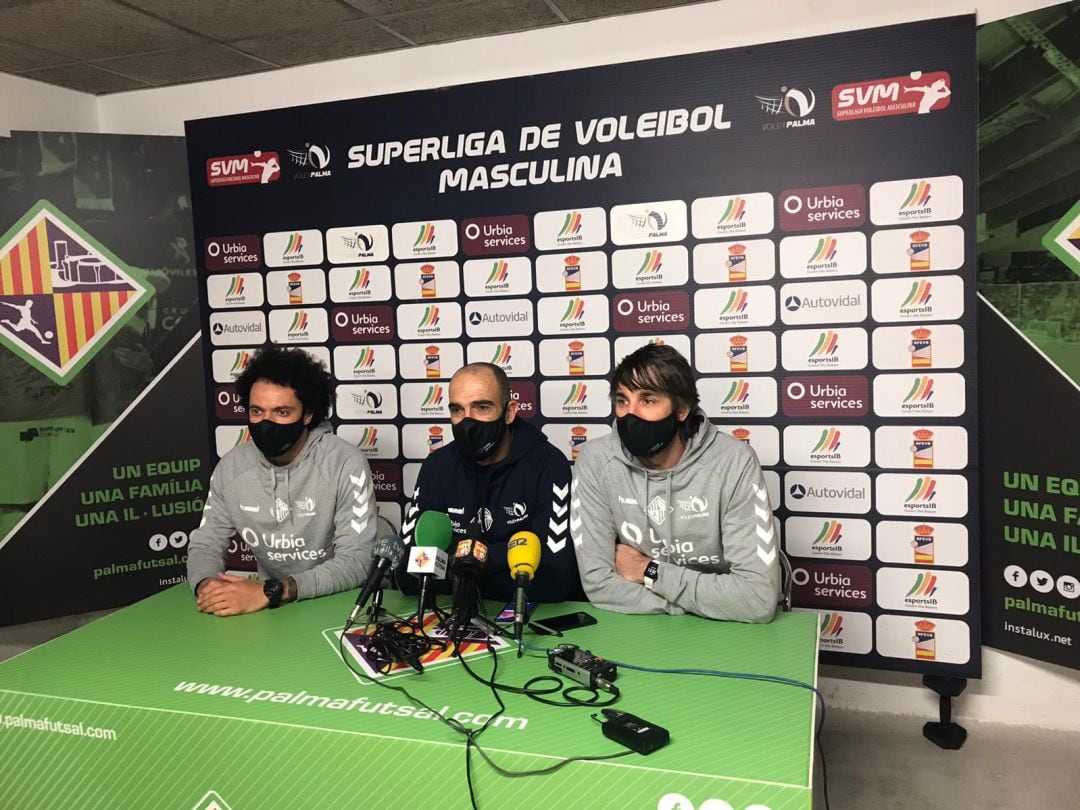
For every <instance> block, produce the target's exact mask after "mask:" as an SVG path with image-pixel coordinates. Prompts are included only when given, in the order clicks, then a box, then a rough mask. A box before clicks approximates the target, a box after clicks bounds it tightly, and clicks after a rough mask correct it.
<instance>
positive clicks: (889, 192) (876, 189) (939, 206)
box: [870, 174, 964, 225]
mask: <svg viewBox="0 0 1080 810" xmlns="http://www.w3.org/2000/svg"><path fill="white" fill-rule="evenodd" d="M963 213H964V181H963V180H961V179H960V178H959V177H957V176H956V175H955V174H951V175H948V176H945V177H915V178H912V179H911V180H888V181H885V182H882V183H874V184H873V185H872V186H870V219H871V220H872V221H873V223H874V224H875V225H905V224H908V223H913V222H949V221H951V220H954V219H959V218H960V217H961V216H962V215H963Z"/></svg>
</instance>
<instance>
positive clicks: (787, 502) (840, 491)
mask: <svg viewBox="0 0 1080 810" xmlns="http://www.w3.org/2000/svg"><path fill="white" fill-rule="evenodd" d="M784 506H786V507H787V508H788V509H790V510H791V511H792V512H839V513H842V514H866V513H867V512H869V511H870V476H869V475H867V474H866V473H856V472H816V471H799V472H789V473H788V474H787V475H785V476H784Z"/></svg>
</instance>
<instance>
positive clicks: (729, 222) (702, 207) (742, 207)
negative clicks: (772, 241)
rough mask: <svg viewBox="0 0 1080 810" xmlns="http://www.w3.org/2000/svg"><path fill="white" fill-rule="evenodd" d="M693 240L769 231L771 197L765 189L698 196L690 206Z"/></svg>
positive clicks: (771, 225) (770, 226)
mask: <svg viewBox="0 0 1080 810" xmlns="http://www.w3.org/2000/svg"><path fill="white" fill-rule="evenodd" d="M690 212H691V217H692V219H693V225H694V238H695V239H723V238H730V237H732V236H748V235H751V234H758V233H769V232H770V231H771V230H772V229H773V196H772V194H768V193H766V192H757V193H754V194H728V195H725V196H723V197H699V198H698V199H696V200H694V201H693V203H691V205H690Z"/></svg>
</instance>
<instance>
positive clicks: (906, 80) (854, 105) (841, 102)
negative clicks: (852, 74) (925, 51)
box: [832, 70, 952, 121]
mask: <svg viewBox="0 0 1080 810" xmlns="http://www.w3.org/2000/svg"><path fill="white" fill-rule="evenodd" d="M951 97H952V78H951V77H950V76H949V74H948V73H946V72H945V71H937V72H931V73H923V72H922V71H921V70H916V71H913V72H911V73H909V74H908V75H907V76H893V77H891V78H887V79H872V80H870V81H862V82H851V83H848V84H838V85H836V87H834V88H833V91H832V115H833V118H834V119H835V120H837V121H857V120H859V119H861V118H880V117H882V116H888V115H926V114H927V113H931V112H937V111H938V110H943V109H945V108H946V107H948V106H949V101H950V99H951Z"/></svg>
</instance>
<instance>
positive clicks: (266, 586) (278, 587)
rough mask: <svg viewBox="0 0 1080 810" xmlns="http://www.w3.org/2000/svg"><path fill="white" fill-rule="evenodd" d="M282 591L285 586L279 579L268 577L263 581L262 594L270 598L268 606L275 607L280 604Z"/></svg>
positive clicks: (283, 591)
mask: <svg viewBox="0 0 1080 810" xmlns="http://www.w3.org/2000/svg"><path fill="white" fill-rule="evenodd" d="M284 593H285V586H284V585H282V584H281V580H280V579H268V580H266V582H264V583H263V594H264V595H265V596H266V598H267V599H269V600H270V604H269V607H270V608H276V607H278V606H279V605H280V604H281V597H282V594H284Z"/></svg>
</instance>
